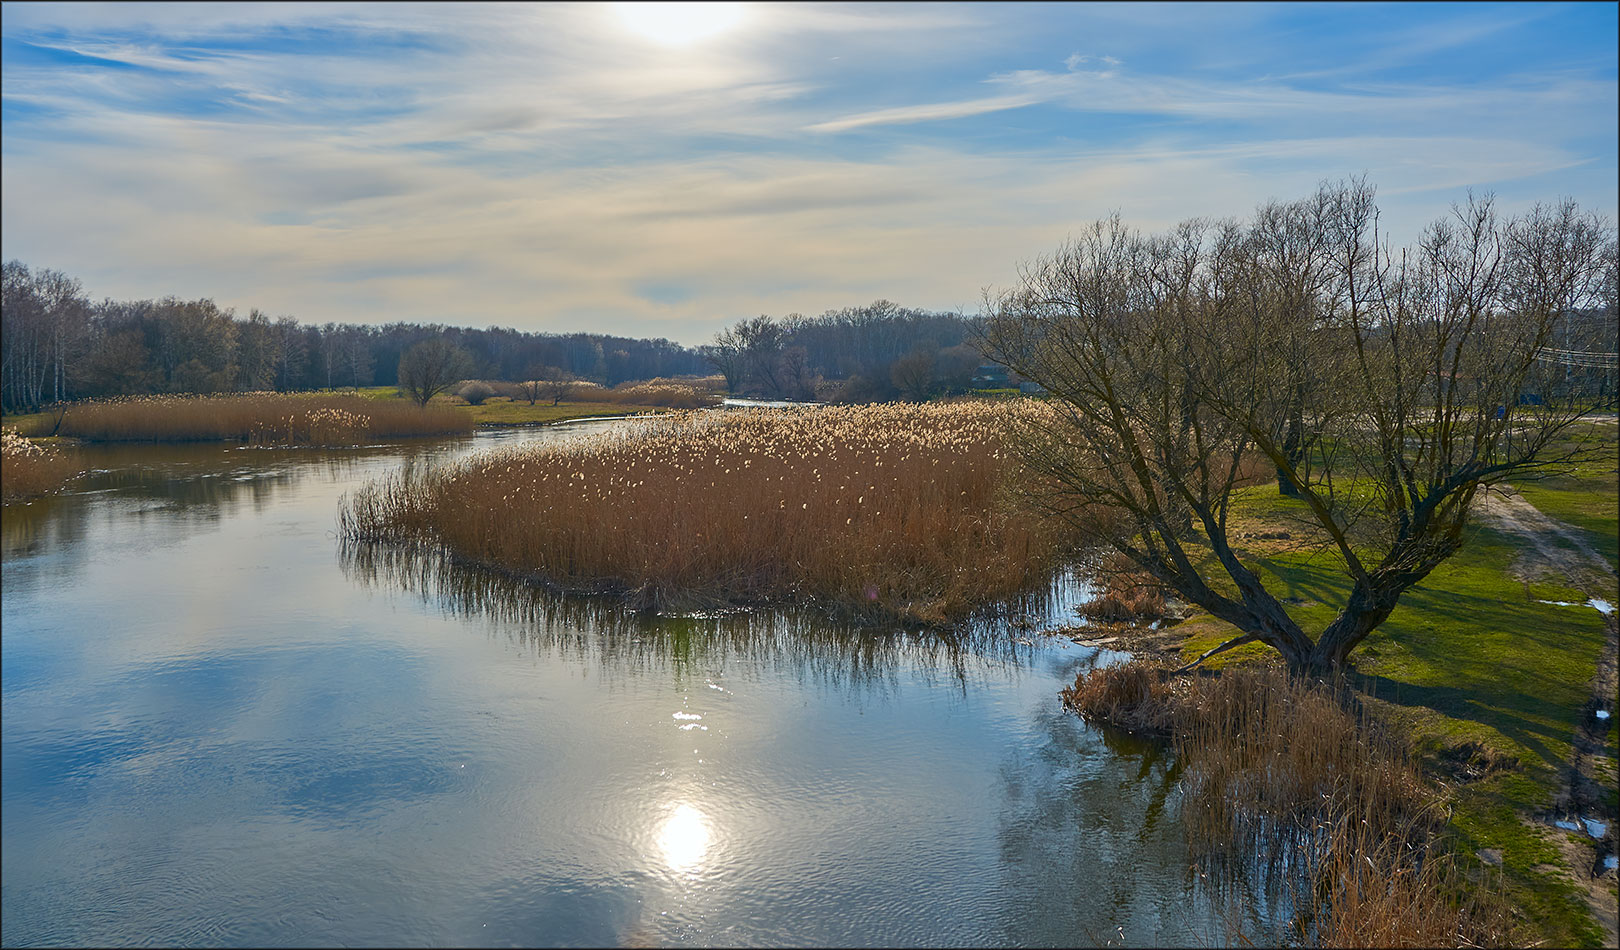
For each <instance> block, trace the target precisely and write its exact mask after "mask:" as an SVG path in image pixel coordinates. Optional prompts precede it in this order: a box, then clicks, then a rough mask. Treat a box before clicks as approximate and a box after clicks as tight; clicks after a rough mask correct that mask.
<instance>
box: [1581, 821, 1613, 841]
mask: <svg viewBox="0 0 1620 950" xmlns="http://www.w3.org/2000/svg"><path fill="white" fill-rule="evenodd" d="M1581 821H1582V822H1584V823H1585V824H1586V833H1587V834H1589V835H1591V836H1592V837H1594V838H1602V837H1603V832H1605V831H1608V830H1609V826H1608V825H1606V824H1604V823H1603V822H1601V821H1598V820H1597V819H1596V818H1582V819H1581Z"/></svg>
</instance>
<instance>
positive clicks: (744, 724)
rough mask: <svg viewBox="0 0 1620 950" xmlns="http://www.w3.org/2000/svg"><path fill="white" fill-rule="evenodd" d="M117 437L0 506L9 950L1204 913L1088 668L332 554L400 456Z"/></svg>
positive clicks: (744, 933)
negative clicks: (1086, 688) (668, 612)
mask: <svg viewBox="0 0 1620 950" xmlns="http://www.w3.org/2000/svg"><path fill="white" fill-rule="evenodd" d="M614 424H620V423H591V424H582V425H578V426H572V427H568V428H567V429H551V430H508V431H504V432H499V433H494V434H480V435H479V436H477V437H473V438H464V439H455V440H448V441H432V442H416V443H408V444H400V445H392V446H374V447H368V448H363V449H351V450H264V449H260V450H248V449H238V448H236V447H234V446H220V445H201V446H168V447H157V446H120V447H108V448H99V449H91V450H87V452H89V453H90V454H92V455H93V456H94V458H95V463H94V464H95V465H96V466H97V467H98V468H99V469H102V471H99V472H98V473H97V474H95V475H93V476H92V477H90V478H88V479H85V480H82V481H80V482H78V483H76V485H75V489H74V491H73V492H71V493H70V494H68V495H66V496H63V497H59V498H54V499H48V500H44V501H38V502H35V503H32V504H29V505H26V506H16V505H12V506H7V508H6V510H5V513H4V519H3V521H4V534H3V540H4V575H3V581H4V598H3V624H4V636H3V638H0V645H3V668H0V669H3V676H0V680H3V705H4V709H3V718H0V723H3V726H0V728H3V747H0V748H3V809H0V815H3V848H4V854H3V859H4V869H5V873H4V876H3V878H0V894H3V915H0V922H3V923H0V927H3V935H0V937H3V942H4V943H5V944H7V945H24V944H27V945H34V944H58V945H62V944H70V945H108V944H117V945H129V944H178V945H196V944H210V945H218V944H234V945H309V944H324V945H330V944H359V945H424V944H461V945H467V944H473V945H484V946H490V945H496V946H498V945H509V944H519V945H614V944H621V945H622V944H711V945H712V944H721V945H755V944H777V945H840V946H843V945H847V946H855V945H880V946H883V945H886V946H900V945H973V946H983V945H1073V944H1076V943H1101V942H1103V941H1112V942H1114V943H1120V942H1125V943H1133V944H1155V945H1158V944H1188V943H1208V942H1210V941H1211V940H1213V939H1218V938H1217V936H1216V935H1217V933H1218V932H1217V931H1216V929H1215V928H1214V927H1213V926H1212V924H1211V921H1212V919H1213V918H1212V916H1211V915H1210V914H1209V913H1207V912H1206V911H1205V910H1204V909H1203V908H1204V904H1203V903H1201V902H1200V901H1198V900H1196V899H1194V897H1193V895H1194V891H1193V889H1192V887H1193V885H1192V883H1191V877H1192V876H1193V875H1190V874H1189V872H1188V869H1187V867H1188V864H1189V858H1188V855H1187V854H1186V849H1185V845H1184V844H1183V836H1182V832H1181V829H1180V826H1179V825H1178V823H1177V821H1176V818H1175V815H1176V812H1177V795H1178V790H1177V784H1176V769H1175V767H1174V764H1173V763H1172V762H1170V761H1168V760H1167V759H1166V757H1165V756H1164V754H1163V753H1162V752H1161V751H1160V750H1159V749H1158V748H1157V747H1155V746H1152V745H1146V744H1141V743H1135V742H1132V741H1129V740H1127V739H1123V738H1120V737H1117V736H1113V735H1105V734H1103V733H1101V732H1099V731H1096V730H1093V729H1091V728H1089V727H1087V726H1086V725H1084V724H1083V723H1081V722H1079V721H1078V720H1077V719H1075V718H1074V717H1073V716H1070V715H1068V714H1065V713H1064V712H1063V711H1062V709H1061V708H1060V706H1059V704H1058V699H1057V691H1058V690H1059V689H1060V688H1061V687H1062V686H1064V685H1066V684H1067V683H1069V682H1071V681H1072V680H1073V677H1074V675H1075V673H1076V672H1077V671H1078V670H1080V669H1083V668H1085V667H1086V666H1087V665H1088V664H1092V663H1096V662H1107V661H1109V660H1110V657H1111V655H1109V654H1106V653H1102V652H1099V651H1097V650H1095V649H1087V648H1084V647H1080V646H1077V645H1075V644H1072V643H1068V642H1067V641H1063V640H1048V639H1046V638H1042V637H1039V636H1033V637H1032V636H1031V635H1030V634H1028V633H1027V632H1026V633H1017V632H1009V631H1008V630H1006V629H1002V628H995V627H988V626H987V627H985V628H982V629H979V630H977V631H968V632H965V633H962V634H960V635H958V636H955V637H941V636H938V635H935V634H927V633H918V632H907V631H902V630H895V629H888V628H875V629H874V628H866V629H852V628H846V627H839V626H837V625H833V624H830V623H827V622H826V621H824V620H820V619H818V618H816V617H814V616H804V615H794V614H791V613H780V612H779V613H771V614H757V613H756V614H741V615H729V616H711V617H701V616H700V617H656V616H642V615H637V614H634V613H630V612H626V611H623V610H619V609H616V608H614V607H613V606H611V605H608V604H603V603H597V602H591V601H587V600H581V599H557V598H550V597H547V596H545V595H542V594H537V593H534V592H532V591H530V590H528V589H527V588H521V587H516V586H515V585H512V584H511V583H510V582H507V581H504V580H502V579H500V578H496V577H492V576H487V575H481V574H479V573H477V572H470V571H465V570H462V569H459V568H454V567H450V566H447V565H445V564H443V563H442V562H440V561H436V560H434V559H432V558H410V557H401V556H398V555H397V554H393V553H389V552H377V551H371V552H369V553H368V552H358V553H357V552H355V551H345V550H344V549H343V547H342V546H341V545H340V544H339V543H338V541H337V538H336V536H335V532H336V515H337V510H338V506H339V502H340V498H341V497H342V495H343V494H344V493H345V492H348V491H352V490H354V489H355V488H356V487H358V486H359V485H361V484H364V483H365V482H366V481H368V480H369V479H372V478H375V477H379V476H381V475H383V474H385V473H387V472H390V471H393V470H395V469H397V468H398V467H399V466H400V465H402V464H405V463H411V464H423V463H429V462H432V461H435V460H440V459H445V458H451V457H455V456H457V455H459V454H463V453H465V452H468V451H471V450H473V449H474V448H475V447H487V446H493V445H496V444H505V443H511V442H515V441H523V440H528V439H548V438H560V437H566V436H567V435H568V434H569V433H576V432H581V431H591V430H593V429H596V428H598V427H600V426H604V425H614Z"/></svg>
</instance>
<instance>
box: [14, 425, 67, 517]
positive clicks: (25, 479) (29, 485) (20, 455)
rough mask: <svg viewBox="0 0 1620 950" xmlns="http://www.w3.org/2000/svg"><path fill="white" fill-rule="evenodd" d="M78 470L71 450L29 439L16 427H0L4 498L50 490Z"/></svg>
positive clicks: (16, 498) (16, 497) (15, 498)
mask: <svg viewBox="0 0 1620 950" xmlns="http://www.w3.org/2000/svg"><path fill="white" fill-rule="evenodd" d="M78 473H79V464H78V461H77V460H76V459H75V458H74V457H73V453H71V452H66V451H63V450H61V449H58V448H56V447H54V446H49V445H40V444H39V443H36V442H30V441H28V440H27V439H25V438H23V437H22V436H20V435H18V434H17V430H16V429H15V428H9V429H4V430H0V496H3V497H4V499H5V500H6V501H16V500H18V499H22V498H32V497H34V496H35V495H46V494H49V493H51V492H54V491H56V490H58V489H60V488H61V487H62V485H63V484H64V483H66V482H67V480H68V479H70V478H72V477H73V476H74V475H77V474H78Z"/></svg>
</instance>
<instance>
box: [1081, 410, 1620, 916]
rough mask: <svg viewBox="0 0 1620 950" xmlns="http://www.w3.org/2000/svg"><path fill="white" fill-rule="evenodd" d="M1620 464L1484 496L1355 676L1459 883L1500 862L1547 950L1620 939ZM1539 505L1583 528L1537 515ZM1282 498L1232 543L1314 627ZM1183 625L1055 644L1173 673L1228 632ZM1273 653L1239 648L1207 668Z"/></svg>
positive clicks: (1310, 554)
mask: <svg viewBox="0 0 1620 950" xmlns="http://www.w3.org/2000/svg"><path fill="white" fill-rule="evenodd" d="M1611 429H1612V427H1611ZM1610 445H1611V446H1612V445H1613V443H1610ZM1617 467H1620V466H1617V460H1616V459H1615V457H1614V456H1613V455H1612V454H1611V455H1610V456H1609V457H1607V458H1605V459H1599V460H1596V461H1593V462H1590V463H1587V464H1585V465H1582V466H1580V467H1578V468H1576V469H1574V470H1573V471H1570V472H1568V473H1567V474H1564V475H1561V476H1559V477H1556V478H1550V479H1547V480H1545V481H1542V482H1539V483H1537V484H1536V485H1534V486H1525V487H1526V490H1525V491H1524V492H1523V493H1522V495H1520V496H1518V497H1509V498H1506V499H1493V500H1492V501H1491V502H1490V503H1489V504H1488V505H1486V506H1485V507H1484V508H1483V510H1482V511H1481V513H1480V517H1479V518H1478V519H1477V521H1476V524H1475V526H1474V527H1473V528H1472V529H1471V534H1470V537H1469V538H1468V540H1467V542H1466V543H1465V544H1464V546H1463V548H1462V550H1461V551H1460V552H1459V553H1458V554H1457V555H1456V556H1454V557H1453V558H1452V559H1451V560H1450V561H1448V562H1446V563H1445V564H1444V565H1442V566H1441V567H1440V568H1439V569H1438V570H1436V571H1435V572H1434V573H1433V574H1432V575H1431V576H1430V577H1429V578H1428V579H1427V580H1426V581H1425V582H1424V583H1423V584H1422V585H1420V586H1419V587H1417V588H1414V589H1413V590H1412V591H1410V592H1409V593H1408V594H1407V595H1406V596H1405V597H1403V598H1402V601H1401V604H1400V606H1399V607H1398V608H1397V609H1396V611H1395V612H1394V613H1393V614H1392V615H1391V616H1390V618H1389V620H1388V621H1386V622H1385V624H1384V625H1383V626H1382V627H1380V628H1379V629H1378V630H1377V631H1375V632H1374V634H1373V635H1372V636H1371V637H1369V638H1368V640H1367V641H1366V642H1365V643H1364V644H1363V646H1362V648H1361V649H1360V650H1358V651H1357V652H1356V653H1355V654H1353V655H1352V657H1351V660H1352V668H1351V670H1350V671H1349V681H1350V683H1351V685H1352V686H1353V687H1354V688H1355V689H1356V690H1357V691H1358V693H1359V694H1360V696H1361V697H1362V699H1363V701H1364V703H1365V705H1366V708H1367V709H1368V710H1369V713H1370V714H1371V715H1372V716H1373V717H1374V718H1375V719H1376V720H1377V721H1378V722H1380V723H1383V724H1386V725H1387V726H1389V727H1391V728H1393V729H1394V730H1395V731H1397V732H1398V733H1400V734H1401V735H1402V736H1403V737H1405V738H1406V739H1407V740H1408V741H1409V742H1410V744H1411V746H1412V748H1413V749H1414V752H1415V754H1416V756H1417V757H1418V760H1419V762H1420V764H1421V766H1422V768H1423V772H1424V775H1425V776H1426V777H1427V778H1428V780H1429V781H1431V782H1432V783H1433V784H1434V785H1435V786H1436V788H1437V789H1438V790H1439V794H1440V796H1441V800H1442V801H1443V802H1444V803H1445V806H1446V807H1447V809H1448V811H1449V818H1448V820H1447V822H1446V825H1445V828H1444V831H1443V836H1444V839H1445V840H1446V841H1447V842H1448V843H1449V845H1450V847H1451V848H1452V849H1453V850H1454V851H1455V853H1456V854H1457V855H1458V860H1459V862H1460V863H1461V864H1462V865H1463V866H1464V868H1465V870H1469V871H1470V873H1478V874H1484V872H1485V870H1486V869H1487V868H1499V869H1500V873H1501V877H1502V879H1503V881H1504V886H1505V888H1506V894H1507V896H1508V898H1509V899H1510V900H1511V901H1512V903H1513V904H1514V905H1515V906H1516V907H1517V908H1518V909H1519V910H1520V912H1522V913H1523V914H1524V916H1525V919H1526V921H1527V922H1528V923H1529V924H1530V925H1531V926H1532V927H1533V928H1534V929H1535V930H1536V932H1537V933H1538V934H1540V935H1542V936H1543V938H1544V939H1545V941H1546V943H1547V944H1548V945H1552V946H1575V945H1583V946H1598V945H1613V943H1614V939H1615V903H1616V900H1615V887H1616V876H1615V874H1616V872H1615V869H1614V868H1613V867H1612V866H1608V865H1610V864H1611V863H1612V861H1613V858H1614V857H1615V855H1616V848H1615V830H1616V824H1617V818H1620V814H1617V812H1620V792H1617V786H1620V781H1617V774H1616V764H1615V763H1616V759H1617V755H1620V751H1617V750H1620V743H1617V734H1616V729H1615V726H1614V723H1615V712H1616V711H1615V710H1614V708H1613V706H1614V703H1615V699H1614V697H1615V682H1614V666H1615V661H1614V658H1615V655H1616V651H1617V646H1620V642H1617V639H1616V615H1615V614H1614V613H1613V612H1612V607H1610V605H1613V604H1615V603H1617V602H1620V599H1617V596H1616V594H1617V591H1616V587H1617V583H1620V582H1617V579H1616V578H1617V564H1616V560H1615V558H1614V555H1613V553H1612V552H1613V550H1614V544H1615V538H1616V535H1617V532H1620V497H1617V495H1620V493H1617V491H1616V482H1615V472H1616V468H1617ZM1548 499H1552V500H1553V502H1552V503H1551V504H1548V508H1549V509H1551V510H1552V511H1554V512H1557V513H1558V514H1566V513H1571V512H1573V513H1576V514H1578V516H1579V517H1578V519H1577V518H1571V519H1570V520H1569V521H1568V522H1566V521H1564V520H1562V519H1560V518H1554V517H1551V516H1550V514H1549V513H1548V512H1547V511H1543V510H1541V509H1539V508H1537V507H1536V506H1535V502H1538V501H1542V502H1545V501H1546V500H1548ZM1293 504H1296V503H1295V502H1291V501H1290V500H1288V499H1284V498H1281V497H1280V496H1278V495H1277V494H1276V492H1275V489H1274V488H1271V487H1265V488H1258V489H1254V490H1251V491H1250V492H1249V493H1248V494H1247V495H1245V496H1244V498H1243V499H1242V504H1241V506H1240V507H1239V509H1238V510H1236V511H1235V512H1234V521H1235V523H1236V524H1235V530H1234V532H1233V534H1234V535H1237V536H1243V537H1242V538H1241V540H1240V546H1241V548H1242V550H1243V552H1244V554H1245V556H1246V558H1248V559H1252V562H1253V563H1255V564H1256V565H1257V566H1258V568H1259V572H1260V574H1261V576H1262V577H1263V578H1264V579H1265V581H1266V583H1267V584H1268V586H1272V587H1273V588H1274V589H1278V590H1282V591H1285V592H1286V603H1287V604H1288V607H1289V611H1290V613H1291V614H1293V615H1295V616H1296V617H1298V618H1300V619H1301V620H1302V621H1303V622H1304V623H1305V624H1306V625H1308V626H1311V625H1315V626H1320V625H1321V624H1324V623H1326V622H1327V620H1328V619H1330V618H1329V614H1330V613H1331V607H1329V606H1327V605H1328V604H1331V603H1335V602H1342V596H1343V591H1344V588H1345V586H1346V581H1345V579H1344V578H1342V577H1340V576H1337V575H1335V574H1334V573H1333V572H1332V571H1330V570H1328V569H1326V568H1325V567H1324V566H1323V565H1322V564H1321V563H1320V562H1318V561H1317V559H1316V558H1315V557H1314V554H1315V552H1316V550H1317V547H1316V541H1315V540H1314V539H1313V538H1311V537H1310V536H1309V535H1308V534H1305V533H1303V531H1302V530H1301V529H1300V527H1299V524H1300V520H1299V519H1295V518H1293V517H1291V508H1290V506H1291V505H1293ZM1571 522H1574V523H1571ZM1278 526H1285V528H1284V530H1278ZM1594 603H1595V604H1597V606H1598V607H1604V608H1606V609H1609V611H1610V612H1607V613H1605V612H1603V611H1602V610H1599V609H1597V608H1596V607H1594V606H1592V604H1594ZM1184 616H1185V619H1183V620H1182V621H1181V622H1180V623H1178V624H1176V625H1174V626H1170V627H1167V628H1161V629H1157V630H1141V629H1137V628H1122V627H1092V628H1083V629H1078V630H1068V631H1060V633H1063V634H1065V635H1067V636H1069V637H1070V638H1071V639H1075V640H1077V641H1080V642H1086V643H1092V644H1106V645H1107V646H1109V648H1111V649H1123V650H1131V651H1133V652H1136V653H1138V655H1140V656H1148V657H1155V656H1156V657H1160V658H1163V659H1164V660H1166V661H1172V662H1177V663H1179V662H1187V661H1190V660H1192V659H1194V658H1196V657H1197V656H1198V655H1200V654H1201V653H1203V652H1204V651H1205V650H1207V649H1209V648H1211V647H1212V646H1215V645H1216V644H1218V643H1220V642H1222V641H1224V640H1225V639H1227V638H1228V637H1230V636H1232V635H1233V632H1234V631H1233V630H1232V628H1231V627H1229V626H1227V625H1225V624H1223V623H1221V622H1219V621H1216V620H1214V619H1213V618H1211V617H1209V616H1208V615H1207V614H1202V613H1199V612H1186V613H1185V615H1184ZM1269 658H1270V654H1269V651H1267V650H1264V649H1263V648H1260V647H1256V646H1249V647H1243V648H1240V649H1238V650H1234V651H1231V653H1229V654H1226V655H1223V656H1221V657H1217V658H1215V659H1214V660H1212V661H1210V663H1208V664H1207V665H1208V666H1210V667H1211V668H1216V669H1223V668H1243V667H1245V666H1250V665H1254V664H1257V663H1264V662H1267V661H1268V660H1269ZM1600 710H1601V711H1603V712H1606V713H1608V716H1607V717H1606V718H1600V717H1599V716H1598V715H1597V713H1598V712H1599V711H1600ZM1592 831H1595V832H1597V833H1596V834H1595V835H1594V834H1591V833H1589V832H1592Z"/></svg>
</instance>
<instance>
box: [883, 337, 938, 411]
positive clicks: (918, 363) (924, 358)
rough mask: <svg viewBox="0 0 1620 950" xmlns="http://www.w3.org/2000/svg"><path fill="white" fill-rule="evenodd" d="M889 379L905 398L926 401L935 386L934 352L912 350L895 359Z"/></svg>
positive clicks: (890, 367) (890, 369) (890, 368)
mask: <svg viewBox="0 0 1620 950" xmlns="http://www.w3.org/2000/svg"><path fill="white" fill-rule="evenodd" d="M889 381H890V382H892V383H894V386H895V388H896V389H898V390H900V394H901V395H902V396H904V397H905V398H907V399H911V400H914V401H916V402H924V401H926V400H927V399H928V394H929V392H930V391H931V390H932V389H933V386H934V352H933V351H932V350H921V349H919V350H912V351H911V352H910V353H907V354H906V355H905V356H902V357H900V358H899V359H897V360H895V361H894V363H893V364H891V365H890V366H889Z"/></svg>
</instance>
